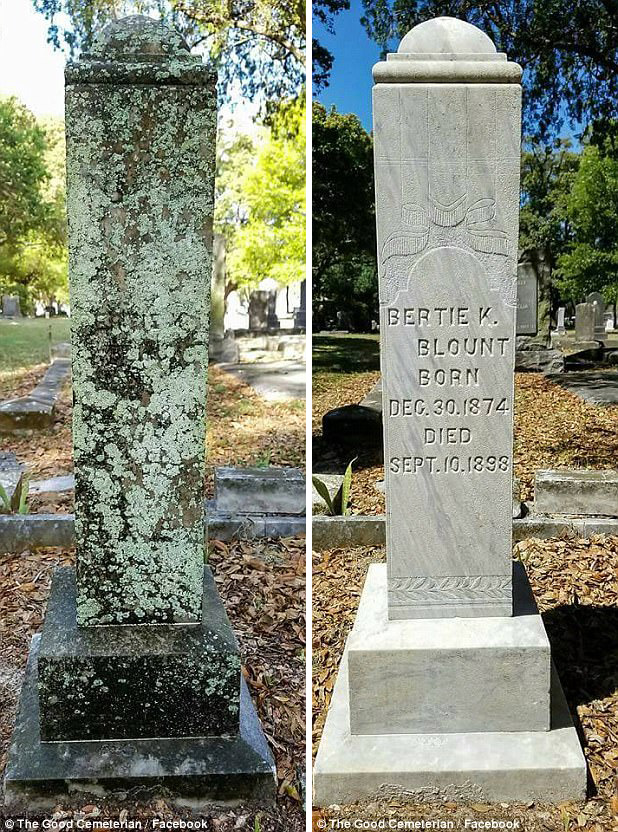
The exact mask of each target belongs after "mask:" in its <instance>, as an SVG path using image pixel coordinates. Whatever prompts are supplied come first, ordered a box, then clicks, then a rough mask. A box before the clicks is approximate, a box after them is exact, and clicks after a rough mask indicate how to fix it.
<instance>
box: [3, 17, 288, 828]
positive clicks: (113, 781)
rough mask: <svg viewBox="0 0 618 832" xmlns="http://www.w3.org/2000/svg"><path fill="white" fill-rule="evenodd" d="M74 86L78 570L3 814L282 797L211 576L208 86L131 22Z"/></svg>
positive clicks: (46, 647)
mask: <svg viewBox="0 0 618 832" xmlns="http://www.w3.org/2000/svg"><path fill="white" fill-rule="evenodd" d="M66 81H67V89H66V110H67V113H66V129H67V208H68V218H69V276H70V294H71V307H72V318H71V326H72V339H71V341H72V369H73V390H74V414H73V445H74V459H75V500H76V503H75V541H76V553H77V568H76V570H72V569H61V570H58V571H57V572H56V573H55V575H54V577H53V583H52V590H51V596H50V600H49V604H48V608H47V613H46V617H45V623H44V625H43V631H42V634H41V636H40V637H38V636H37V637H36V638H35V640H34V642H33V645H32V649H31V653H30V658H29V661H28V668H27V672H26V680H25V683H24V687H23V690H22V696H21V702H20V707H19V714H18V716H17V722H16V727H15V732H14V735H13V740H12V744H11V748H10V751H9V755H8V762H7V766H6V775H5V810H6V811H8V812H14V813H20V814H24V813H25V812H26V811H33V810H35V809H36V810H42V811H43V810H50V809H53V807H54V806H56V805H57V804H59V803H60V804H62V805H63V806H67V805H70V804H73V805H75V804H77V805H80V806H82V805H84V804H85V803H87V802H89V801H90V802H97V803H100V801H101V800H105V801H111V802H112V803H113V804H114V805H115V804H117V803H119V802H122V801H125V800H130V801H131V803H132V804H133V805H134V804H135V802H136V801H142V802H143V801H151V800H153V799H155V798H157V797H161V798H164V799H165V800H166V801H168V802H169V803H171V804H172V805H177V806H184V807H188V808H199V807H203V806H205V805H208V804H212V803H219V802H225V803H230V802H232V803H239V802H247V801H260V802H262V801H268V800H272V799H273V798H274V794H275V766H274V761H273V758H272V755H271V753H270V751H269V749H268V746H267V743H266V741H265V739H264V735H263V733H262V730H261V728H260V724H259V721H258V718H257V715H256V712H255V709H254V706H253V704H252V702H251V699H250V697H249V695H248V692H247V689H246V687H245V685H244V682H243V680H242V675H241V666H240V655H239V649H238V644H237V642H236V639H235V637H234V633H233V631H232V628H231V626H230V622H229V621H228V619H227V616H226V614H225V611H224V609H223V606H222V604H221V601H220V599H219V597H218V595H217V592H216V589H215V584H214V581H213V578H212V575H211V573H210V571H209V569H207V568H206V569H205V567H204V554H205V540H204V525H205V523H204V495H203V479H204V458H205V453H204V450H205V407H206V374H207V366H208V288H209V282H210V276H209V274H208V271H209V267H210V264H211V258H212V214H213V190H214V188H213V183H214V157H215V125H216V98H215V89H214V83H215V79H214V77H213V75H212V74H211V72H210V70H209V69H208V68H207V67H206V66H204V65H202V63H201V60H200V59H199V58H195V57H192V56H191V55H190V53H189V51H188V48H187V46H186V44H185V43H184V42H183V41H182V39H181V38H180V36H179V35H178V34H176V33H175V32H173V31H172V30H170V29H168V28H166V27H165V26H163V25H162V24H160V23H158V22H156V21H154V20H152V19H150V18H147V17H140V16H137V17H129V18H125V19H123V20H119V21H115V22H113V23H111V24H110V25H109V26H108V27H107V28H106V29H105V30H104V31H103V33H102V35H101V36H100V37H99V39H98V41H97V42H96V43H95V44H94V46H93V48H92V50H91V52H90V53H89V54H88V55H85V56H84V57H83V58H82V60H80V61H78V62H77V63H75V64H69V65H68V66H67V70H66Z"/></svg>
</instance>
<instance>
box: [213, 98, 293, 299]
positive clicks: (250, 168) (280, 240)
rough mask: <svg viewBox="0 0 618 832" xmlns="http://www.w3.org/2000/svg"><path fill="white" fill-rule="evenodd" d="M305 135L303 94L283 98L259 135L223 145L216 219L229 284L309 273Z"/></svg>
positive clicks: (250, 285)
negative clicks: (306, 247) (223, 241)
mask: <svg viewBox="0 0 618 832" xmlns="http://www.w3.org/2000/svg"><path fill="white" fill-rule="evenodd" d="M305 138H306V137H305V106H304V96H301V97H300V98H298V99H295V100H291V101H286V102H282V103H281V105H280V106H279V109H278V110H277V112H275V113H273V114H272V116H271V119H270V126H264V127H263V128H262V129H261V132H260V134H259V136H258V138H257V139H251V138H249V137H247V136H239V137H236V138H235V139H234V140H233V141H232V142H231V143H229V144H228V145H225V144H224V145H222V147H221V149H220V151H219V161H218V173H217V180H216V182H217V203H216V210H215V222H216V228H217V230H219V231H221V232H222V233H223V234H224V235H225V238H226V249H227V256H226V264H227V271H228V277H229V281H230V287H243V286H246V287H248V288H254V287H256V286H257V285H259V283H260V282H261V281H262V280H264V279H265V278H272V279H273V280H275V281H277V283H279V284H281V285H287V284H289V283H292V282H294V281H297V280H303V279H304V276H305V259H306V258H305V224H306V209H305V145H306V141H305ZM230 287H228V289H229V288H230Z"/></svg>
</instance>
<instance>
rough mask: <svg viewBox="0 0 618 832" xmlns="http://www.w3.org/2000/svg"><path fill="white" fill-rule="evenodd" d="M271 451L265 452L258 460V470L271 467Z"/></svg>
mask: <svg viewBox="0 0 618 832" xmlns="http://www.w3.org/2000/svg"><path fill="white" fill-rule="evenodd" d="M270 457H271V453H270V451H263V452H262V453H261V454H260V455H259V456H258V458H257V460H256V462H255V467H256V468H268V467H269V465H270Z"/></svg>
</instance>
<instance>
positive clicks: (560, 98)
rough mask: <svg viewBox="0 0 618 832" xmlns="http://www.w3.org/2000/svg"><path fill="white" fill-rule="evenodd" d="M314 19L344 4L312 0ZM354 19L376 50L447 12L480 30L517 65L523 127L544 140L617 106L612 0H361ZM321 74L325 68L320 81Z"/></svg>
mask: <svg viewBox="0 0 618 832" xmlns="http://www.w3.org/2000/svg"><path fill="white" fill-rule="evenodd" d="M317 2H318V10H319V11H318V15H317V16H318V19H321V20H322V21H323V22H325V23H326V25H331V26H332V21H333V18H334V15H336V14H337V12H338V11H340V10H341V9H343V8H349V4H347V3H345V2H344V0H317ZM363 6H364V10H365V13H364V16H363V17H362V23H363V25H364V26H365V28H366V30H367V33H368V34H369V37H371V38H372V39H373V40H374V41H375V42H376V43H377V44H378V45H379V46H380V47H381V49H382V52H383V53H386V52H387V51H389V50H390V51H393V50H394V49H396V47H397V44H398V41H399V40H400V39H401V38H402V37H403V35H404V34H405V33H406V32H407V31H408V30H409V29H411V28H412V26H415V25H416V24H417V23H422V22H423V21H425V20H428V19H430V18H432V17H437V16H439V15H450V16H452V17H458V18H461V19H462V20H467V21H468V22H469V23H473V24H474V25H476V26H478V27H479V28H481V29H483V31H485V32H486V33H487V34H488V35H489V36H490V37H491V38H492V40H493V41H494V43H495V44H496V46H497V48H498V51H500V52H506V53H507V55H508V56H509V59H510V60H512V61H516V62H518V63H520V64H521V66H522V67H523V69H524V70H525V72H524V79H523V84H524V91H525V96H524V132H525V134H526V135H530V136H535V137H537V138H541V139H547V138H550V137H555V136H558V135H560V132H561V130H562V128H563V127H564V125H565V124H566V123H567V122H568V123H569V124H570V125H571V126H573V128H574V129H577V126H578V125H580V126H582V127H585V126H586V125H588V124H590V123H592V122H599V123H601V124H602V123H607V122H608V120H611V119H613V118H614V117H615V116H616V115H617V114H618V113H617V111H618V4H616V3H615V2H614V0H505V2H501V3H486V2H475V0H363ZM327 77H328V68H327V69H326V70H325V71H322V74H321V77H320V80H321V81H322V82H324V81H325V80H327Z"/></svg>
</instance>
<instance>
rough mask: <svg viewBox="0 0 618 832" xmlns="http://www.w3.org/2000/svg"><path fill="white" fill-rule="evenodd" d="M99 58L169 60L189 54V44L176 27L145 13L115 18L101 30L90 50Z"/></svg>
mask: <svg viewBox="0 0 618 832" xmlns="http://www.w3.org/2000/svg"><path fill="white" fill-rule="evenodd" d="M89 57H90V58H92V59H95V60H100V61H101V60H107V61H122V60H130V61H135V60H150V61H152V60H169V59H170V58H172V57H173V58H183V57H189V47H188V46H187V44H186V42H185V40H184V39H183V38H182V37H181V35H180V34H179V33H178V32H177V31H176V30H175V29H172V28H170V27H169V26H166V25H165V24H163V23H161V21H159V20H154V19H153V18H152V17H146V16H145V15H142V14H136V15H131V16H130V17H122V18H120V20H113V21H112V22H111V23H108V25H107V26H106V27H105V28H104V29H103V30H102V31H101V32H100V33H99V35H98V36H97V38H96V39H95V42H94V44H93V45H92V48H91V50H90V52H89Z"/></svg>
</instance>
